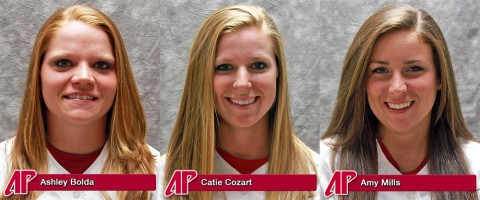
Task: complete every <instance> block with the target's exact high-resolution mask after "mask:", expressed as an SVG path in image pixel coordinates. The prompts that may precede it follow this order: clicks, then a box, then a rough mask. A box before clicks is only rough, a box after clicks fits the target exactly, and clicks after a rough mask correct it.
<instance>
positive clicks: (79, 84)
mask: <svg viewBox="0 0 480 200" xmlns="http://www.w3.org/2000/svg"><path fill="white" fill-rule="evenodd" d="M25 85H26V87H25V92H24V97H23V103H22V107H21V111H20V117H19V119H20V120H19V122H18V127H17V130H16V132H15V137H13V138H11V139H8V140H6V141H4V142H2V143H1V144H0V155H1V157H0V159H1V161H0V183H2V184H3V187H2V188H3V189H5V187H6V182H7V181H8V177H10V176H11V174H12V173H13V171H14V170H22V169H33V170H36V171H37V173H39V174H154V173H155V172H157V171H158V170H157V169H156V166H157V164H158V160H157V159H156V158H155V157H156V156H157V155H158V154H159V153H158V151H156V150H155V149H153V148H151V147H150V146H148V145H147V144H146V142H145V135H146V122H145V114H144V111H143V107H142V103H141V101H140V96H139V93H138V90H137V86H136V84H135V80H134V77H133V74H132V70H131V68H130V63H129V60H128V56H127V52H126V49H125V45H124V43H123V39H122V37H121V35H120V32H119V31H118V29H117V28H116V26H115V24H114V23H113V21H112V20H111V19H110V18H109V17H108V16H106V15H105V14H103V13H102V12H101V11H99V10H97V9H95V8H92V7H89V6H85V5H74V6H70V7H66V8H62V9H60V10H58V11H56V12H55V13H54V14H53V15H52V16H50V18H48V20H47V21H46V22H45V24H43V26H42V27H41V29H40V31H39V33H38V36H37V38H36V41H35V44H34V47H33V51H32V55H31V59H30V65H29V68H28V75H27V80H26V84H25ZM2 191H4V190H2ZM2 194H3V193H2ZM156 194H157V193H155V192H153V193H152V192H150V191H118V192H117V191H105V192H102V191H43V192H38V191H30V193H29V194H27V195H26V196H25V195H22V196H15V195H12V196H9V197H5V196H1V197H0V199H73V198H75V199H76V198H80V199H150V198H153V199H156V198H159V196H156Z"/></svg>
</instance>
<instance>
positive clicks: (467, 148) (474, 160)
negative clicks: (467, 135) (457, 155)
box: [460, 140, 480, 195]
mask: <svg viewBox="0 0 480 200" xmlns="http://www.w3.org/2000/svg"><path fill="white" fill-rule="evenodd" d="M460 143H461V145H462V149H463V153H464V154H465V157H466V159H467V161H468V164H469V165H470V170H471V172H472V173H473V174H475V175H476V177H477V183H478V182H480V156H478V154H479V153H480V143H479V142H476V141H472V140H463V141H461V142H460ZM479 189H480V186H478V185H477V190H479ZM479 195H480V193H479Z"/></svg>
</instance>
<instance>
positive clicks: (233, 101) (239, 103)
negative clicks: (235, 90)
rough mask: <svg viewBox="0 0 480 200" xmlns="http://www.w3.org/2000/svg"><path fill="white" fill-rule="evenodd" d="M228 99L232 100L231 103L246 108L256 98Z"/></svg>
mask: <svg viewBox="0 0 480 200" xmlns="http://www.w3.org/2000/svg"><path fill="white" fill-rule="evenodd" d="M228 99H229V100H230V102H232V103H234V104H237V105H241V106H246V105H248V104H251V103H253V102H254V101H255V99H256V98H250V99H246V100H236V99H233V98H228Z"/></svg>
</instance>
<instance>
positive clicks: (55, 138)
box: [47, 114, 107, 154]
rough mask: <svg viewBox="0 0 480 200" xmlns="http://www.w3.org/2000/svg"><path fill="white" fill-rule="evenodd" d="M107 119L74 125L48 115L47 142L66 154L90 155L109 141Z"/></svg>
mask: <svg viewBox="0 0 480 200" xmlns="http://www.w3.org/2000/svg"><path fill="white" fill-rule="evenodd" d="M106 127H107V117H104V118H101V119H99V120H97V121H95V122H92V123H90V124H72V123H68V122H66V121H65V120H62V119H58V118H55V117H54V116H52V115H50V114H47V141H48V142H49V143H50V144H51V145H52V146H54V147H55V148H57V149H58V150H61V151H63V152H66V153H71V154H88V153H92V152H94V151H96V150H98V149H100V148H101V147H102V146H103V145H104V144H105V142H106V141H107V133H106Z"/></svg>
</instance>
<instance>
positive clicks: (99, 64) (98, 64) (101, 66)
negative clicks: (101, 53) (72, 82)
mask: <svg viewBox="0 0 480 200" xmlns="http://www.w3.org/2000/svg"><path fill="white" fill-rule="evenodd" d="M93 67H94V68H97V69H102V70H105V69H110V68H112V66H111V65H110V64H109V63H107V62H103V61H100V62H96V63H95V64H94V65H93Z"/></svg>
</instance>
